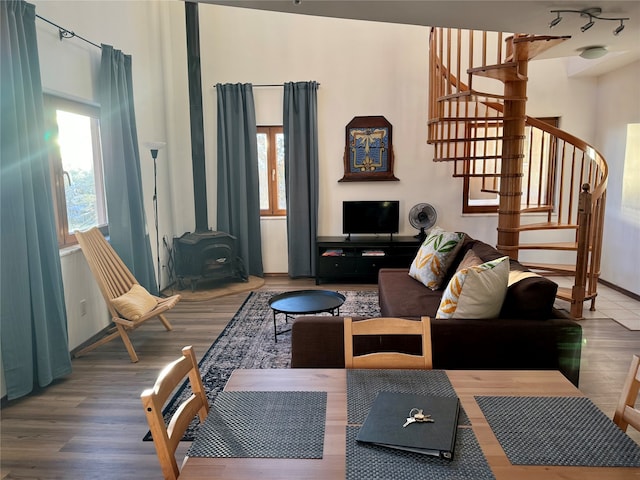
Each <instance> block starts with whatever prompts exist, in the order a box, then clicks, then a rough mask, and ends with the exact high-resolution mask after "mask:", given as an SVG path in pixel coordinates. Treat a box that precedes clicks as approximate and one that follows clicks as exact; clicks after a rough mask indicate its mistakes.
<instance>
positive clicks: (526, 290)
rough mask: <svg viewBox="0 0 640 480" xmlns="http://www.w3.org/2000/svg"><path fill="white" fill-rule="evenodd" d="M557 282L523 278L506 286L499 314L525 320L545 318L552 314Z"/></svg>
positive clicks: (545, 279)
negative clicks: (505, 294)
mask: <svg viewBox="0 0 640 480" xmlns="http://www.w3.org/2000/svg"><path fill="white" fill-rule="evenodd" d="M557 291H558V284H557V283H555V282H553V281H551V280H549V279H548V278H545V277H541V276H535V277H529V278H524V279H523V280H520V281H519V282H516V283H514V284H512V285H510V286H509V288H507V296H506V297H505V299H504V303H503V304H502V310H501V312H500V316H501V317H503V318H522V319H527V320H547V319H549V318H552V316H553V304H554V302H555V299H556V293H557Z"/></svg>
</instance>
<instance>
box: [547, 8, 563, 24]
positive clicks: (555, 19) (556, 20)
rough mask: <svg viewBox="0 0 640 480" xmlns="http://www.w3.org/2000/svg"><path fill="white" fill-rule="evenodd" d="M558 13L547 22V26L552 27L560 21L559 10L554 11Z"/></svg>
mask: <svg viewBox="0 0 640 480" xmlns="http://www.w3.org/2000/svg"><path fill="white" fill-rule="evenodd" d="M556 13H557V14H558V16H557V17H556V18H554V19H553V20H551V22H550V23H549V28H553V27H555V26H556V25H557V24H559V23H560V22H561V21H562V17H561V16H560V12H556Z"/></svg>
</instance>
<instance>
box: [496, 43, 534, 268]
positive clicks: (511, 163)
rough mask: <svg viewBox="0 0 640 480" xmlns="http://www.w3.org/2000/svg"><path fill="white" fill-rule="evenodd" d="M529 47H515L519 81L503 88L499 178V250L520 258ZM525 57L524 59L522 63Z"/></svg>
mask: <svg viewBox="0 0 640 480" xmlns="http://www.w3.org/2000/svg"><path fill="white" fill-rule="evenodd" d="M526 48H527V45H526V44H522V43H520V44H516V45H515V49H514V50H515V52H514V57H515V58H516V59H518V60H517V63H518V66H517V71H518V73H519V77H520V78H519V79H517V80H508V81H506V82H505V87H504V97H505V100H504V125H503V143H502V170H501V175H500V203H499V206H498V244H497V249H498V250H499V251H501V252H502V253H504V254H505V255H509V257H510V258H513V259H514V260H517V259H518V243H519V240H520V233H519V231H518V227H520V209H521V198H522V172H523V168H522V160H523V158H524V139H525V122H526V106H527V67H528V58H527V57H528V56H527V52H526V51H525V52H522V51H520V50H524V49H526ZM521 58H523V59H524V60H520V59H521Z"/></svg>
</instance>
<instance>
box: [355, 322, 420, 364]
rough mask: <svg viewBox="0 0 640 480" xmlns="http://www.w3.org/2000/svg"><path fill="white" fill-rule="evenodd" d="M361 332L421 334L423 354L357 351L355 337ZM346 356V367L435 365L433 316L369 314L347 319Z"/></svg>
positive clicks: (373, 333)
mask: <svg viewBox="0 0 640 480" xmlns="http://www.w3.org/2000/svg"><path fill="white" fill-rule="evenodd" d="M360 335H367V336H369V335H419V336H420V337H421V346H422V354H421V355H410V354H407V353H401V352H376V353H368V354H366V355H357V356H356V355H354V353H353V337H354V336H360ZM344 352H345V354H344V357H345V367H346V368H414V369H430V368H432V353H431V320H430V319H429V317H422V318H421V319H420V321H415V320H408V319H405V318H370V319H366V320H360V321H355V322H354V321H353V320H352V319H351V318H350V317H347V318H345V319H344Z"/></svg>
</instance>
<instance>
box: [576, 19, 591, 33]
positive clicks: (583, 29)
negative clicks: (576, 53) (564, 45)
mask: <svg viewBox="0 0 640 480" xmlns="http://www.w3.org/2000/svg"><path fill="white" fill-rule="evenodd" d="M594 23H595V22H594V21H593V17H589V21H588V22H587V23H585V24H584V25H583V26H581V27H580V31H581V32H583V33H584V32H586V31H587V30H589V29H590V28H591V27H593V24H594Z"/></svg>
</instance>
